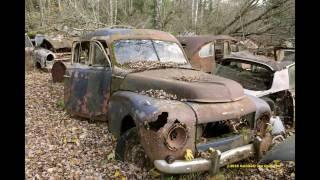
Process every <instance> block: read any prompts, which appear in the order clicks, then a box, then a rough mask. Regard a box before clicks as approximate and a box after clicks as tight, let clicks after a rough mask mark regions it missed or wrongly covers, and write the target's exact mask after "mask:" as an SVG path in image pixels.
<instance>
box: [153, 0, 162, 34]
mask: <svg viewBox="0 0 320 180" xmlns="http://www.w3.org/2000/svg"><path fill="white" fill-rule="evenodd" d="M154 2H155V11H154V12H155V15H154V26H155V29H161V19H160V13H161V7H162V0H154Z"/></svg>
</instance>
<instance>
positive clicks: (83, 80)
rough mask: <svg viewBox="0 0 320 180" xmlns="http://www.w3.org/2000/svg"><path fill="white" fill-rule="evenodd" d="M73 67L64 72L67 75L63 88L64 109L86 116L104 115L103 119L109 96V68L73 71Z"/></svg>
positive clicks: (97, 116) (96, 116)
mask: <svg viewBox="0 0 320 180" xmlns="http://www.w3.org/2000/svg"><path fill="white" fill-rule="evenodd" d="M73 68H74V67H73ZM73 68H69V69H67V73H66V75H67V76H69V78H67V80H66V81H65V88H64V92H65V94H64V98H65V105H66V110H67V111H68V112H70V113H71V114H75V115H80V116H84V117H87V118H94V117H95V118H99V117H104V120H105V116H106V113H107V111H108V100H109V96H110V85H111V70H109V71H105V70H104V69H102V70H101V69H90V68H77V70H76V71H75V70H74V69H73ZM102 82H103V83H102ZM71 91H72V93H70V92H71Z"/></svg>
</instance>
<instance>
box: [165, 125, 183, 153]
mask: <svg viewBox="0 0 320 180" xmlns="http://www.w3.org/2000/svg"><path fill="white" fill-rule="evenodd" d="M187 139H188V131H187V128H186V127H185V125H183V124H181V123H180V122H178V123H174V124H173V125H172V126H171V127H170V128H169V130H168V133H167V134H166V136H165V144H166V145H167V147H168V148H169V149H170V150H172V151H177V150H178V149H181V148H183V147H184V145H185V144H186V143H187Z"/></svg>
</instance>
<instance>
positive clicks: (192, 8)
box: [191, 0, 195, 28]
mask: <svg viewBox="0 0 320 180" xmlns="http://www.w3.org/2000/svg"><path fill="white" fill-rule="evenodd" d="M194 1H195V0H192V5H191V27H192V28H193V26H194Z"/></svg>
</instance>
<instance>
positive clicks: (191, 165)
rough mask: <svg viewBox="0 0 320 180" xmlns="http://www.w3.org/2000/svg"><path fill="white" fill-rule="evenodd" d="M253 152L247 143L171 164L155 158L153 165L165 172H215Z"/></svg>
mask: <svg viewBox="0 0 320 180" xmlns="http://www.w3.org/2000/svg"><path fill="white" fill-rule="evenodd" d="M254 152H255V148H254V145H253V144H248V145H245V146H241V147H237V148H234V149H231V150H228V151H225V152H223V153H221V152H220V151H219V150H216V152H215V154H214V155H213V156H212V158H211V159H203V158H197V159H194V160H192V161H186V160H176V161H174V162H173V163H172V164H168V163H167V162H166V161H165V160H155V161H154V166H155V167H156V168H157V169H158V170H159V171H160V172H163V173H167V174H185V173H193V172H200V171H211V173H213V174H215V173H216V172H217V171H218V169H219V168H220V167H222V166H225V165H227V164H231V163H234V162H237V161H240V160H242V159H246V158H248V157H250V156H253V155H254Z"/></svg>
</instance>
